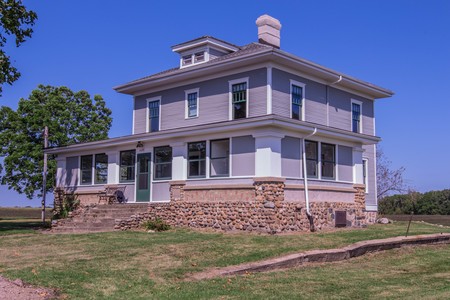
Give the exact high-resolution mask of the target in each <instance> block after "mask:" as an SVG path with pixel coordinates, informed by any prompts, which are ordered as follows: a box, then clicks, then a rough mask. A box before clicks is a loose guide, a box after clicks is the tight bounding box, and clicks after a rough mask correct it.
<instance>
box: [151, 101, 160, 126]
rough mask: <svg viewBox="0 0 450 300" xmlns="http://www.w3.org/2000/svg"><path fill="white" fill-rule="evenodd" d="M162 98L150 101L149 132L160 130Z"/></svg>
mask: <svg viewBox="0 0 450 300" xmlns="http://www.w3.org/2000/svg"><path fill="white" fill-rule="evenodd" d="M159 104H160V100H154V101H149V102H148V132H155V131H159V121H160V119H159V110H160V107H159V106H160V105H159Z"/></svg>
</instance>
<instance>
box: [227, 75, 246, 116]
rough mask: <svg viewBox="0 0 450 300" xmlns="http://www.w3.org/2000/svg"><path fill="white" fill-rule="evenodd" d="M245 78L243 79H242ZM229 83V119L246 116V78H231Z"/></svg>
mask: <svg viewBox="0 0 450 300" xmlns="http://www.w3.org/2000/svg"><path fill="white" fill-rule="evenodd" d="M244 80H245V81H244ZM230 85H231V88H230V90H231V119H232V120H235V119H241V118H246V117H247V113H248V112H247V108H248V99H247V98H248V95H247V93H248V92H247V86H248V80H247V79H243V80H237V81H236V80H233V81H232V82H231V81H230Z"/></svg>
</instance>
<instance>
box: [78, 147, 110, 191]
mask: <svg viewBox="0 0 450 300" xmlns="http://www.w3.org/2000/svg"><path fill="white" fill-rule="evenodd" d="M97 154H105V155H106V157H108V159H109V156H108V154H107V153H106V152H99V153H91V154H89V153H87V154H80V155H78V178H79V179H78V186H99V185H106V184H108V179H106V182H105V183H95V155H97ZM89 155H90V156H92V167H91V183H86V184H82V183H81V157H82V156H89ZM108 167H109V163H108ZM107 178H108V177H107Z"/></svg>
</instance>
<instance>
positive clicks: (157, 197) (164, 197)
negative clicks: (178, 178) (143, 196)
mask: <svg viewBox="0 0 450 300" xmlns="http://www.w3.org/2000/svg"><path fill="white" fill-rule="evenodd" d="M152 188H153V191H152V201H169V200H170V191H169V182H157V181H154V182H153V185H152Z"/></svg>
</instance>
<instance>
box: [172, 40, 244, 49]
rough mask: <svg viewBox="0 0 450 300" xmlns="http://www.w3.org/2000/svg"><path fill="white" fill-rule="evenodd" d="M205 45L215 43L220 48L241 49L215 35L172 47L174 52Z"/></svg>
mask: <svg viewBox="0 0 450 300" xmlns="http://www.w3.org/2000/svg"><path fill="white" fill-rule="evenodd" d="M203 45H213V46H215V47H217V48H219V49H223V50H228V51H231V52H234V51H237V50H239V48H238V47H233V46H231V45H230V44H227V43H224V42H221V41H219V40H217V39H215V38H213V37H205V38H202V39H198V40H194V41H192V42H187V43H183V44H179V45H175V46H173V47H172V51H173V52H183V51H186V50H189V49H192V48H196V47H201V46H203Z"/></svg>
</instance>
